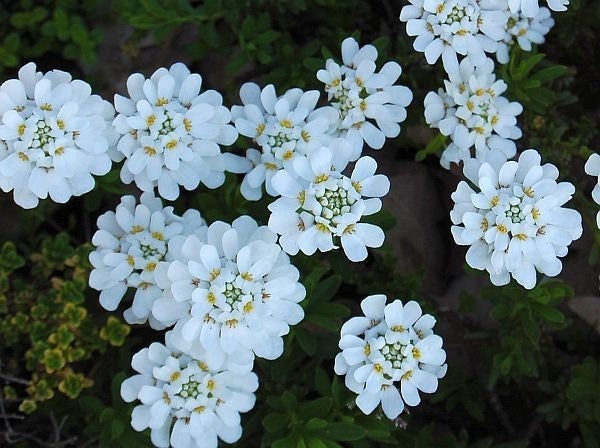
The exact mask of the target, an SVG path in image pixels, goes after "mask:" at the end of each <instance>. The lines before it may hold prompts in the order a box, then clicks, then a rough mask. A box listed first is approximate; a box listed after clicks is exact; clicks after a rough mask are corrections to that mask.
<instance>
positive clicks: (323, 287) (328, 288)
mask: <svg viewBox="0 0 600 448" xmlns="http://www.w3.org/2000/svg"><path fill="white" fill-rule="evenodd" d="M341 284H342V277H341V276H339V275H332V276H330V277H327V278H326V279H325V280H323V281H321V282H320V283H319V284H318V285H317V287H316V289H315V293H314V296H315V299H316V300H319V301H320V302H327V301H329V300H331V299H332V298H333V297H334V296H335V294H336V293H337V292H338V290H339V289H340V285H341Z"/></svg>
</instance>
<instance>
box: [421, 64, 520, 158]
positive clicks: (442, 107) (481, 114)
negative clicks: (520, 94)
mask: <svg viewBox="0 0 600 448" xmlns="http://www.w3.org/2000/svg"><path fill="white" fill-rule="evenodd" d="M459 68H460V70H459V71H458V72H456V73H451V74H450V75H449V80H447V81H444V84H445V89H440V90H439V91H438V92H437V93H435V92H429V93H428V94H427V95H426V97H425V119H426V121H427V123H428V124H429V125H430V126H431V127H432V128H439V130H440V132H441V133H442V134H443V135H448V136H450V137H451V139H452V144H450V145H449V147H448V148H447V149H446V151H444V153H443V154H442V158H441V164H442V166H444V167H445V168H448V167H449V163H450V162H456V163H458V162H460V161H463V162H464V161H466V160H468V159H470V158H471V148H473V147H474V148H475V154H474V155H475V158H476V159H477V160H478V161H479V162H480V163H483V162H485V161H494V160H498V161H500V162H505V161H506V160H507V159H508V158H510V157H512V156H514V155H515V153H516V145H515V142H514V141H513V140H515V139H518V138H520V137H521V134H522V133H521V130H520V128H519V127H518V126H517V119H516V116H517V115H519V114H520V113H521V112H522V111H523V107H522V106H521V105H520V104H519V103H517V102H512V103H511V102H509V101H508V100H507V99H506V98H505V97H503V96H501V95H502V93H504V92H505V91H506V88H507V85H506V83H505V82H504V81H502V80H496V76H495V75H494V63H493V61H492V60H491V59H489V58H487V59H486V60H485V63H484V64H483V65H478V66H475V65H473V64H472V61H471V60H470V59H469V58H465V59H463V60H462V61H461V63H460V66H459Z"/></svg>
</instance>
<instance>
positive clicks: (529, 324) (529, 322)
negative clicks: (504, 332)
mask: <svg viewBox="0 0 600 448" xmlns="http://www.w3.org/2000/svg"><path fill="white" fill-rule="evenodd" d="M519 319H520V320H521V326H522V328H523V332H524V333H525V336H527V338H528V339H529V340H530V341H531V343H532V344H534V345H537V343H538V342H539V340H540V335H541V332H540V327H539V325H538V323H537V322H536V321H535V320H533V318H532V317H531V314H530V313H520V314H519Z"/></svg>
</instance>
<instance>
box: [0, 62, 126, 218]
mask: <svg viewBox="0 0 600 448" xmlns="http://www.w3.org/2000/svg"><path fill="white" fill-rule="evenodd" d="M113 117H114V109H113V107H112V106H111V104H110V103H109V102H108V101H104V100H103V99H102V98H100V97H99V96H98V95H92V94H91V87H90V85H89V84H87V83H86V82H84V81H80V80H77V79H75V80H74V79H72V78H71V75H70V74H69V73H66V72H63V71H60V70H54V71H51V72H48V73H46V74H42V73H41V72H36V67H35V64H34V63H31V62H30V63H29V64H27V65H25V66H23V67H22V68H21V69H20V70H19V76H18V79H10V80H8V81H5V82H4V83H3V84H2V85H1V86H0V121H1V123H0V142H2V145H1V146H2V147H3V151H2V152H3V153H4V154H3V155H1V156H0V187H1V188H2V190H3V191H5V192H9V191H11V190H13V196H14V200H15V202H16V203H17V204H18V205H20V206H21V207H23V208H34V207H36V206H37V205H38V203H39V200H40V199H45V198H46V197H48V196H50V198H51V199H52V200H53V201H55V202H59V203H65V202H67V201H68V200H69V199H70V198H71V196H81V195H82V194H84V193H87V192H89V191H90V190H92V189H93V188H94V184H95V181H94V178H93V177H92V174H94V175H104V174H106V173H108V171H110V168H111V165H112V161H111V157H112V158H113V159H114V160H118V157H117V156H116V153H115V152H114V144H115V141H116V136H115V134H114V132H113V131H112V129H111V126H110V122H111V121H112V119H113Z"/></svg>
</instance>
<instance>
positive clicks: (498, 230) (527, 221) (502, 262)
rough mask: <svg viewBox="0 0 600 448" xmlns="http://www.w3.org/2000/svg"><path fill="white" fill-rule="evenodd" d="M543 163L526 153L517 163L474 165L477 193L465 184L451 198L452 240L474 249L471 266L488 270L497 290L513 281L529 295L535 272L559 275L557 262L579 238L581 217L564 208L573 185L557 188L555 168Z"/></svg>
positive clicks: (468, 170)
mask: <svg viewBox="0 0 600 448" xmlns="http://www.w3.org/2000/svg"><path fill="white" fill-rule="evenodd" d="M540 161H541V158H540V155H539V154H538V152H537V151H536V150H534V149H528V150H526V151H524V152H523V153H522V154H521V155H520V156H519V160H518V162H515V161H508V162H505V163H503V164H499V165H496V166H492V165H491V164H490V163H487V162H486V163H484V164H482V165H481V166H480V167H478V164H477V163H476V162H475V161H472V163H469V164H467V165H466V166H465V175H466V177H467V178H468V179H469V180H470V181H471V182H473V185H474V186H475V188H476V189H475V190H474V189H472V188H471V187H470V186H469V185H468V184H467V183H466V182H465V181H462V182H460V183H459V185H458V188H457V190H456V191H455V192H454V193H453V194H452V199H453V201H454V202H455V207H454V209H453V210H452V212H451V214H450V217H451V219H452V222H453V223H454V224H455V225H454V226H452V235H453V236H454V240H455V241H456V243H457V244H461V245H467V246H471V247H470V248H469V250H468V251H467V263H468V264H469V266H471V267H472V268H475V269H479V270H484V269H485V270H487V271H488V272H489V274H490V278H491V281H492V283H493V284H494V285H505V284H507V283H508V282H509V281H510V277H511V276H512V277H513V278H514V279H515V280H516V281H517V282H518V283H519V284H521V285H523V286H524V287H525V288H527V289H531V288H533V287H534V286H535V284H536V270H537V271H539V272H541V273H543V274H545V275H547V276H549V277H554V276H556V275H558V274H559V272H560V271H561V269H562V263H561V261H560V260H559V258H558V257H563V256H565V255H566V254H567V247H568V246H569V244H571V242H572V241H573V240H576V239H577V238H579V237H580V236H581V233H582V227H581V215H580V214H579V213H578V212H577V211H576V210H572V209H568V208H563V207H562V206H563V205H564V204H565V203H566V202H567V201H569V200H570V199H571V197H572V195H573V193H574V192H575V188H574V187H573V185H572V184H571V183H569V182H560V183H557V182H556V179H557V178H558V170H557V168H556V167H555V166H554V165H551V164H544V165H540Z"/></svg>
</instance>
